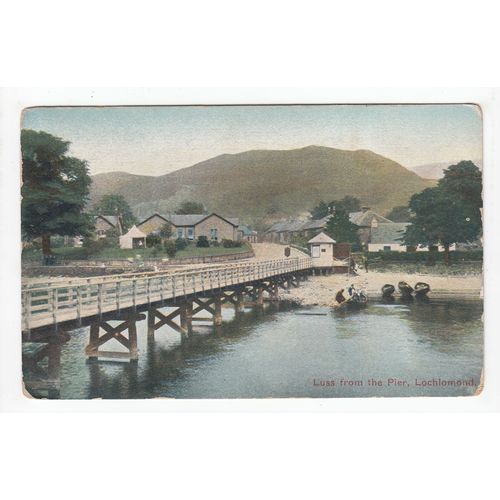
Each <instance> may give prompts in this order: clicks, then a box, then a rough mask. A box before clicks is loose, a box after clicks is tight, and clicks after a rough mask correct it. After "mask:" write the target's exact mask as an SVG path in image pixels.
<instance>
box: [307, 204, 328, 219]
mask: <svg viewBox="0 0 500 500" xmlns="http://www.w3.org/2000/svg"><path fill="white" fill-rule="evenodd" d="M329 213H330V212H329V208H328V204H327V203H326V202H325V201H323V200H321V201H320V202H319V203H318V204H317V205H316V206H315V207H314V208H313V209H312V210H311V217H312V218H313V219H322V218H323V217H326V216H327V215H328V214H329Z"/></svg>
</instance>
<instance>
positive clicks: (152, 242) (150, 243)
mask: <svg viewBox="0 0 500 500" xmlns="http://www.w3.org/2000/svg"><path fill="white" fill-rule="evenodd" d="M146 246H147V247H148V248H151V247H157V246H160V247H161V237H160V236H159V235H157V234H150V235H149V236H146Z"/></svg>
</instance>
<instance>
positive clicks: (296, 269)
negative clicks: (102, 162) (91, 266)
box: [22, 258, 312, 360]
mask: <svg viewBox="0 0 500 500" xmlns="http://www.w3.org/2000/svg"><path fill="white" fill-rule="evenodd" d="M311 269H312V261H311V259H310V258H288V259H278V260H267V261H247V262H244V263H237V264H233V263H227V264H225V265H219V266H207V267H200V268H197V269H192V270H173V271H164V272H153V273H141V274H128V275H123V274H122V275H113V276H103V277H94V278H84V279H76V278H68V279H65V278H60V279H54V280H44V279H37V280H32V281H30V282H28V283H25V284H24V285H23V287H22V325H23V339H24V340H26V341H30V339H31V338H33V335H37V336H40V335H43V336H45V337H46V338H47V339H49V338H50V336H51V335H54V334H56V333H58V332H61V331H69V330H71V329H74V328H78V327H79V326H84V325H85V326H88V325H89V326H90V338H89V344H88V345H87V347H86V349H85V353H86V355H87V356H88V357H89V358H99V357H106V358H125V359H130V360H135V359H137V357H138V350H137V328H136V322H137V321H141V320H143V319H146V315H145V314H144V313H147V321H148V337H151V338H154V335H155V331H157V330H158V329H159V328H161V327H163V326H167V327H169V328H171V329H173V330H175V331H177V332H179V333H180V334H181V335H183V336H184V335H189V333H190V332H191V330H192V328H193V322H199V323H198V324H200V325H201V323H202V322H203V323H207V322H209V324H213V325H220V324H221V322H222V306H223V304H231V305H233V306H234V308H235V311H236V312H240V311H241V310H242V309H243V307H244V305H246V306H247V307H248V306H256V307H259V306H262V305H263V302H264V298H266V299H268V300H277V299H278V290H279V288H280V287H281V288H285V289H286V288H289V287H291V286H298V285H299V282H300V280H301V279H305V278H306V277H307V275H308V274H310V272H311ZM161 308H170V309H171V310H169V311H168V312H165V311H164V310H163V311H160V310H159V309H161ZM110 322H113V324H111V323H110ZM116 323H118V324H116ZM111 339H115V340H117V341H118V342H119V343H120V344H122V345H123V346H124V347H125V348H126V352H114V351H108V350H101V349H100V348H101V347H102V346H103V345H104V344H105V343H106V342H108V341H109V340H111Z"/></svg>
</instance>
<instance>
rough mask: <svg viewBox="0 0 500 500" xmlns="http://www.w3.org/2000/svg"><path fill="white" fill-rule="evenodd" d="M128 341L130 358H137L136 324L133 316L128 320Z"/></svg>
mask: <svg viewBox="0 0 500 500" xmlns="http://www.w3.org/2000/svg"><path fill="white" fill-rule="evenodd" d="M128 341H129V350H130V360H131V361H137V359H139V349H138V348H137V326H136V322H135V318H130V319H129V322H128Z"/></svg>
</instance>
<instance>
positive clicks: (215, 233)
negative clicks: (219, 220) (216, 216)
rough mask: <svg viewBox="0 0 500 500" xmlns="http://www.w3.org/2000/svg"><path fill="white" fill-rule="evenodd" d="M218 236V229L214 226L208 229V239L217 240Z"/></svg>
mask: <svg viewBox="0 0 500 500" xmlns="http://www.w3.org/2000/svg"><path fill="white" fill-rule="evenodd" d="M218 237H219V231H218V229H217V228H216V227H214V228H212V229H210V239H211V240H215V241H217V239H218Z"/></svg>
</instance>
